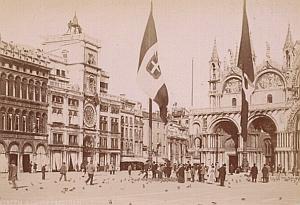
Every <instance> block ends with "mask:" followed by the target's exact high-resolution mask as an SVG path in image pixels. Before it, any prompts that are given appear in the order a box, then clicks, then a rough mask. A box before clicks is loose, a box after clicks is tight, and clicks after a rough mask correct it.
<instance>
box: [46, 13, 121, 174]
mask: <svg viewBox="0 0 300 205" xmlns="http://www.w3.org/2000/svg"><path fill="white" fill-rule="evenodd" d="M42 45H43V49H44V50H45V51H46V52H47V53H49V54H50V55H51V56H54V57H53V58H51V60H52V64H53V71H52V75H51V78H52V79H51V83H52V84H51V85H50V88H51V94H50V95H49V97H50V98H51V100H52V101H51V102H52V104H51V106H52V107H51V108H50V107H49V114H51V117H50V118H51V124H50V125H49V126H50V128H49V143H50V147H51V151H50V152H51V154H50V155H51V167H52V170H56V168H57V167H60V165H61V163H62V162H66V163H67V165H68V167H69V169H70V170H74V169H76V167H78V166H79V167H80V165H81V164H82V163H87V162H89V161H91V160H92V161H93V162H94V163H95V164H97V163H100V162H101V163H102V160H103V158H101V160H100V156H102V151H101V148H103V147H101V146H102V145H101V143H102V141H103V138H106V141H109V140H110V138H109V139H107V138H108V137H110V135H109V136H108V135H107V134H104V133H103V132H100V119H101V117H100V115H101V114H102V113H103V112H102V111H100V108H101V106H100V100H101V97H100V96H101V94H102V93H107V91H108V79H109V76H108V74H107V73H106V72H105V71H104V70H103V69H102V68H101V67H100V65H99V60H98V56H99V53H100V48H101V47H100V43H99V42H98V40H96V39H93V38H91V37H89V36H88V35H87V34H85V33H83V32H82V28H81V26H80V25H79V23H78V19H77V17H76V15H75V16H74V18H73V19H72V20H71V21H70V22H69V24H68V31H67V33H65V34H63V35H55V36H49V37H48V38H47V39H45V41H44V42H43V44H42ZM60 86H64V87H63V88H62V87H60ZM53 109H54V111H55V112H54V111H53ZM102 144H103V143H102ZM105 149H106V148H105ZM112 152H115V151H114V150H112ZM114 162H117V158H116V157H114Z"/></svg>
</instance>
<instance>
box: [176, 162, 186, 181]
mask: <svg viewBox="0 0 300 205" xmlns="http://www.w3.org/2000/svg"><path fill="white" fill-rule="evenodd" d="M184 171H185V170H184V166H183V165H180V168H179V169H178V170H177V172H176V175H177V181H178V182H179V183H184Z"/></svg>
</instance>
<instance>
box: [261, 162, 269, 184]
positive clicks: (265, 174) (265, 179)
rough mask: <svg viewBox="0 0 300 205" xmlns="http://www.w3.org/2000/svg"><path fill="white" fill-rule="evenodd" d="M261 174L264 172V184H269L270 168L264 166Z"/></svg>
mask: <svg viewBox="0 0 300 205" xmlns="http://www.w3.org/2000/svg"><path fill="white" fill-rule="evenodd" d="M261 172H262V175H263V183H266V182H268V179H267V178H268V174H269V173H268V168H267V166H266V164H264V167H263V168H262V170H261Z"/></svg>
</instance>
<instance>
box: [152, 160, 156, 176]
mask: <svg viewBox="0 0 300 205" xmlns="http://www.w3.org/2000/svg"><path fill="white" fill-rule="evenodd" d="M151 170H152V178H156V170H157V164H156V163H155V162H153V164H152V168H151Z"/></svg>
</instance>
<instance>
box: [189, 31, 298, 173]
mask: <svg viewBox="0 0 300 205" xmlns="http://www.w3.org/2000/svg"><path fill="white" fill-rule="evenodd" d="M231 53H232V52H231ZM282 53H283V63H282V64H281V65H280V64H278V63H276V62H275V61H274V60H273V59H272V58H271V56H270V47H269V45H267V49H266V56H265V60H264V61H263V62H262V63H261V64H258V65H256V62H255V55H253V54H254V52H253V51H252V55H253V57H254V59H253V60H254V67H255V68H254V69H255V80H254V85H255V90H254V92H253V94H252V96H251V99H250V105H249V119H248V137H247V141H246V152H247V161H248V163H249V166H252V165H253V163H256V164H257V165H258V168H259V169H261V168H262V166H263V164H265V163H271V164H273V165H274V166H275V167H277V166H278V165H279V164H281V165H282V166H283V167H284V168H285V170H289V171H290V170H292V168H293V167H297V168H298V169H299V167H300V159H299V156H300V155H299V143H300V140H299V138H300V134H299V133H300V128H299V127H300V126H299V125H300V124H299V122H300V104H299V102H300V99H299V85H300V72H299V69H300V68H299V67H300V42H299V41H296V42H293V41H292V37H291V30H290V27H289V28H288V33H287V36H286V41H285V42H284V44H283V50H282ZM237 56H238V53H237V52H236V54H235V56H233V55H232V54H231V55H230V56H229V59H230V63H229V64H226V63H224V64H223V65H222V62H221V61H220V59H219V56H218V52H217V45H216V42H215V43H214V46H213V52H212V57H211V59H210V61H209V65H210V68H209V72H210V80H209V93H208V95H209V99H210V108H207V109H192V110H191V112H190V136H191V145H192V146H191V149H190V153H191V154H194V155H195V154H197V155H198V157H200V158H201V161H202V162H205V163H207V164H209V163H215V162H216V161H218V162H220V163H226V164H228V165H229V164H233V165H234V166H235V167H237V166H241V165H242V152H243V139H242V137H241V134H240V133H241V127H240V110H241V89H242V88H241V71H240V69H239V68H238V67H237V66H236V65H237ZM199 153H200V154H199Z"/></svg>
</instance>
